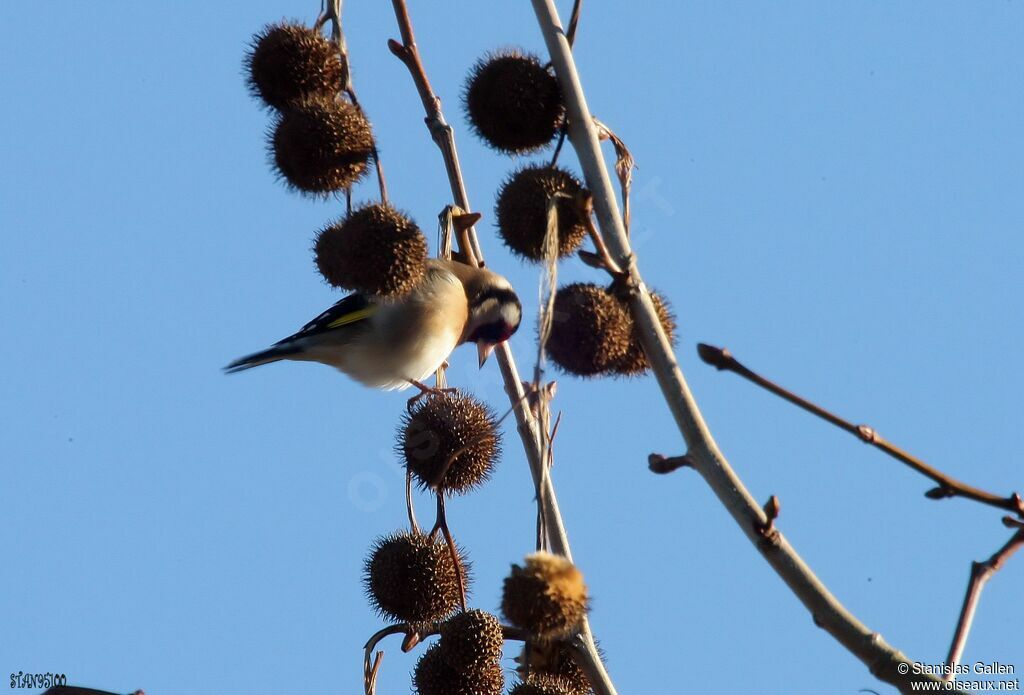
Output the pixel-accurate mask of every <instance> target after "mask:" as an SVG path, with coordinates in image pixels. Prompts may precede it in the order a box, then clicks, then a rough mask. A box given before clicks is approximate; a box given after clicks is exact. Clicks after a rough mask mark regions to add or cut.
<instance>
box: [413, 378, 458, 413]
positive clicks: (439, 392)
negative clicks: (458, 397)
mask: <svg viewBox="0 0 1024 695" xmlns="http://www.w3.org/2000/svg"><path fill="white" fill-rule="evenodd" d="M406 381H408V382H409V383H410V384H412V385H413V386H415V387H416V388H418V389H419V390H420V392H419V393H417V394H416V395H415V396H413V397H412V398H410V399H409V402H408V403H407V404H406V406H405V407H406V409H407V410H409V411H410V412H412V408H413V406H414V405H416V403H418V402H419V400H420V399H421V398H423V397H424V396H443V395H446V394H449V393H455V392H456V391H458V389H457V388H451V387H449V388H443V389H439V388H437V387H434V386H427V385H426V384H424V383H423V382H421V381H416V380H415V379H406Z"/></svg>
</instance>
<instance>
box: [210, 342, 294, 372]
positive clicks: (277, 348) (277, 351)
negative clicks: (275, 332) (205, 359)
mask: <svg viewBox="0 0 1024 695" xmlns="http://www.w3.org/2000/svg"><path fill="white" fill-rule="evenodd" d="M298 352H299V350H298V348H296V347H295V346H294V345H290V344H287V343H285V344H282V345H274V346H273V347H271V348H268V349H266V350H263V351H261V352H254V353H253V354H251V355H246V356H245V357H241V358H239V359H237V360H235V361H234V362H232V363H231V364H229V365H228V366H226V367H224V372H225V373H226V374H234V373H235V372H241V371H245V370H246V369H252V368H253V367H259V366H260V365H261V364H270V363H271V362H277V361H278V360H283V359H285V358H287V357H289V356H290V355H294V354H296V353H298Z"/></svg>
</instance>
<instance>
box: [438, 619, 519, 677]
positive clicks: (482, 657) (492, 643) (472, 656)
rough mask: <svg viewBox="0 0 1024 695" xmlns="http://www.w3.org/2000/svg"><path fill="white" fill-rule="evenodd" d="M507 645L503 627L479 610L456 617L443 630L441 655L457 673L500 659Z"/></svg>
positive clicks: (496, 620) (449, 620)
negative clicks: (505, 644) (502, 650)
mask: <svg viewBox="0 0 1024 695" xmlns="http://www.w3.org/2000/svg"><path fill="white" fill-rule="evenodd" d="M504 643H505V638H504V635H502V632H501V623H499V622H498V619H497V618H496V617H494V616H493V615H491V614H490V613H487V612H485V611H482V610H479V609H473V610H471V611H465V612H463V613H456V614H455V615H454V616H453V617H451V618H449V619H448V621H447V622H445V623H444V624H443V625H442V626H441V642H440V645H441V653H442V654H443V655H444V659H445V661H446V662H447V663H448V665H449V666H451V667H452V668H454V669H456V670H462V669H467V668H471V667H474V666H476V665H479V664H483V663H485V662H488V661H496V660H498V659H500V658H501V648H502V645H504Z"/></svg>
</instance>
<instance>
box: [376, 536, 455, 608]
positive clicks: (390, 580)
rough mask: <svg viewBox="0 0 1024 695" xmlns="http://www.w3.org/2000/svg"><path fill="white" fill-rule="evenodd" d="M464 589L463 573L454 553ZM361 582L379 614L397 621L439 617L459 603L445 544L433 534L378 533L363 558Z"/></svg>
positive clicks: (453, 566) (449, 555)
mask: <svg viewBox="0 0 1024 695" xmlns="http://www.w3.org/2000/svg"><path fill="white" fill-rule="evenodd" d="M459 567H460V569H461V572H462V578H463V582H465V584H466V586H467V590H468V586H469V574H468V572H467V565H466V562H465V561H464V560H463V559H462V553H461V551H460V552H459ZM364 582H365V585H366V592H367V596H368V597H369V599H370V602H371V603H372V604H373V605H374V607H375V608H376V609H377V612H378V613H380V614H381V615H384V616H387V617H389V618H392V619H394V620H396V621H400V622H424V621H431V620H442V619H443V618H445V617H447V616H448V615H451V613H452V611H454V610H455V608H456V607H457V606H458V605H459V601H460V596H459V582H458V578H457V576H456V572H455V563H453V562H452V557H451V554H450V553H449V552H448V545H447V544H446V543H445V541H444V539H443V538H441V537H440V536H438V537H437V538H436V539H435V540H431V539H430V538H429V537H427V536H426V535H423V534H421V533H408V532H404V531H403V532H398V533H395V534H392V535H390V536H384V537H382V538H378V539H377V541H376V543H375V544H374V548H373V551H372V552H371V553H370V557H369V558H368V559H367V560H366V568H365V577H364Z"/></svg>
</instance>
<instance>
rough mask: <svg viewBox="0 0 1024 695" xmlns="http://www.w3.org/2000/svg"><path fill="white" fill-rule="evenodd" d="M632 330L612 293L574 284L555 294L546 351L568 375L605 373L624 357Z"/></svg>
mask: <svg viewBox="0 0 1024 695" xmlns="http://www.w3.org/2000/svg"><path fill="white" fill-rule="evenodd" d="M632 332H633V321H632V319H630V317H629V313H628V312H627V311H626V309H625V308H624V307H623V305H622V303H621V302H620V301H619V300H617V299H616V298H615V297H614V296H613V295H612V294H611V293H609V292H608V291H607V290H605V289H604V288H603V287H598V286H597V285H594V284H590V283H575V284H572V285H567V286H565V287H562V288H560V289H559V290H558V292H557V293H556V294H555V302H554V309H553V315H552V324H551V335H550V337H549V338H548V342H547V346H546V347H547V353H548V355H550V356H551V359H552V360H553V361H554V363H555V364H556V365H558V367H559V368H560V369H562V371H564V372H567V373H569V374H575V375H577V376H595V375H598V374H606V373H608V372H609V371H610V370H612V369H613V368H614V367H615V365H617V364H618V363H619V362H621V361H622V360H623V359H624V358H625V356H626V354H627V353H628V351H629V346H630V341H631V339H632Z"/></svg>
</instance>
